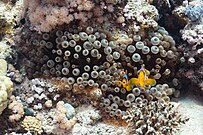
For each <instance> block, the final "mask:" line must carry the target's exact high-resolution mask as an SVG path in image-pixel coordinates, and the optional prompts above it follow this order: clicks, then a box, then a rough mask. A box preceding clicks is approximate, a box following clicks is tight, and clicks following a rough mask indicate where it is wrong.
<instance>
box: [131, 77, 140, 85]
mask: <svg viewBox="0 0 203 135" xmlns="http://www.w3.org/2000/svg"><path fill="white" fill-rule="evenodd" d="M129 83H130V84H131V85H139V79H138V78H131V79H130V80H129Z"/></svg>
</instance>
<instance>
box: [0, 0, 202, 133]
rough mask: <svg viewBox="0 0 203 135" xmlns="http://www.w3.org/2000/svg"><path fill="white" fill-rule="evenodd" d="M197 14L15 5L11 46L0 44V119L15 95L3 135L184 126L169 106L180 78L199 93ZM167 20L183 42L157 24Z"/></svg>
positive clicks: (72, 1)
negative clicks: (176, 22) (176, 24)
mask: <svg viewBox="0 0 203 135" xmlns="http://www.w3.org/2000/svg"><path fill="white" fill-rule="evenodd" d="M197 3H199V5H197ZM152 4H153V5H152ZM181 4H182V5H181ZM202 5H203V4H202V3H201V2H200V1H192V2H188V1H182V0H178V1H173V0H163V1H160V0H153V1H148V0H126V1H121V0H34V1H30V0H24V1H20V0H19V1H16V2H15V9H12V12H11V13H12V15H11V16H12V17H13V16H14V15H15V13H14V11H16V10H17V9H18V11H16V14H18V15H17V17H16V18H15V21H16V26H14V27H13V28H15V30H13V29H11V27H10V25H9V30H11V31H12V32H11V33H10V35H9V36H12V39H9V38H8V37H9V36H6V38H5V39H6V40H5V41H2V42H0V63H1V65H0V88H1V89H0V107H1V108H2V109H0V112H2V111H3V110H4V109H5V108H6V107H7V103H8V99H9V97H10V96H11V93H12V94H13V95H12V96H11V97H10V99H11V101H10V102H9V106H8V110H9V111H8V110H7V109H6V111H7V112H8V113H7V112H6V113H5V114H4V116H6V117H8V118H9V119H8V120H6V122H8V124H7V125H9V126H11V128H12V129H10V128H8V129H3V128H2V129H3V130H5V131H2V132H3V133H11V134H15V133H14V131H15V132H18V133H19V132H22V131H23V132H25V133H26V132H27V133H26V134H32V133H34V134H54V135H55V134H56V135H63V134H65V135H67V134H73V135H82V134H90V135H95V134H101V135H102V134H121V135H128V134H160V135H162V134H174V133H175V132H176V131H177V130H178V127H179V125H180V124H181V123H184V122H185V120H184V119H183V118H182V117H181V114H179V112H178V111H177V110H178V106H179V104H176V103H174V102H172V101H174V100H175V98H177V97H179V96H180V93H181V91H180V88H181V82H183V81H182V80H180V79H181V78H182V76H183V74H184V73H185V71H186V73H185V74H184V76H185V77H187V78H189V79H191V80H192V81H193V82H195V81H196V82H195V83H196V84H198V85H199V86H200V87H201V88H202V86H203V84H202V73H203V71H202V70H203V68H202V66H201V65H202V59H201V58H202V52H203V51H202V48H201V45H202V28H203V27H202V24H201V23H202V16H201V13H202V12H203V10H202ZM163 9H165V10H163ZM172 10H173V11H172ZM0 11H1V10H0ZM3 11H4V10H3ZM19 11H21V13H19ZM161 11H163V13H161V14H159V12H161ZM6 14H8V12H7V11H6ZM166 14H168V16H170V17H171V16H175V17H177V18H181V19H182V20H184V21H183V22H184V23H183V24H181V26H183V25H184V24H185V23H188V24H187V25H186V26H185V27H184V29H183V30H182V31H181V32H180V33H181V36H182V40H183V43H181V44H179V42H178V44H177V43H176V41H175V40H174V38H173V37H172V36H174V35H172V34H171V33H169V32H168V30H166V29H165V28H164V27H162V25H160V24H159V22H158V20H159V18H160V17H162V16H164V17H166V16H167V15H166ZM0 15H1V14H0ZM11 16H10V17H8V18H12V17H11ZM180 16H181V17H180ZM170 17H169V19H168V20H170ZM173 19H174V18H173ZM6 20H9V19H6ZM0 21H1V20H0ZM168 23H169V24H168V26H170V25H171V26H172V25H173V23H172V22H168ZM11 24H12V23H11ZM13 25H14V24H12V25H11V26H13ZM0 27H1V26H0ZM6 27H7V25H6ZM174 28H175V27H173V29H174ZM4 33H5V34H8V33H6V32H5V31H4ZM7 41H9V42H7ZM177 41H179V40H177ZM1 44H2V45H1ZM11 48H14V49H15V51H16V54H12V53H11V52H12V51H10V50H11ZM11 54H12V55H11ZM13 55H15V57H16V59H14V58H15V57H14V56H13ZM11 59H12V60H11ZM6 60H7V62H8V63H9V64H7V62H6ZM198 64H199V65H198ZM179 66H180V67H179ZM182 66H184V67H183V68H182ZM190 67H192V69H191V70H188V69H189V68H190ZM197 68H198V69H197ZM195 69H197V70H196V71H194V70H195ZM194 75H196V76H194ZM6 76H8V77H6ZM180 76H181V77H180ZM9 77H10V78H11V80H10V78H9ZM13 83H14V84H15V85H14V91H13V92H12V87H13ZM1 99H2V100H1ZM0 131H1V130H0ZM16 134H17V133H16Z"/></svg>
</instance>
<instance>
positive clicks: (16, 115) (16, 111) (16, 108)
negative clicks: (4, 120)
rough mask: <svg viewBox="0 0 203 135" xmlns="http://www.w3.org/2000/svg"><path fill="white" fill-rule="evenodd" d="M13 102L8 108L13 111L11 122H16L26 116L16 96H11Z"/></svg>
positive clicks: (10, 117)
mask: <svg viewBox="0 0 203 135" xmlns="http://www.w3.org/2000/svg"><path fill="white" fill-rule="evenodd" d="M11 100H12V102H11V103H10V104H9V106H8V108H9V109H10V110H12V114H11V115H10V116H9V121H11V122H16V121H19V120H20V119H21V118H22V117H23V116H24V113H25V112H24V107H23V104H22V103H21V102H19V101H17V100H16V97H15V96H11Z"/></svg>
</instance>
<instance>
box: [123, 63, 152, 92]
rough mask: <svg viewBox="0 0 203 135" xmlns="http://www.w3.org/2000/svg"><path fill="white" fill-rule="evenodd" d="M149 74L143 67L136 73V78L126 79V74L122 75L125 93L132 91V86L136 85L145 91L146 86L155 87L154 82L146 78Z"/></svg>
mask: <svg viewBox="0 0 203 135" xmlns="http://www.w3.org/2000/svg"><path fill="white" fill-rule="evenodd" d="M149 74H150V72H149V71H148V70H147V69H145V67H144V66H141V68H140V70H139V71H138V72H137V75H138V78H131V79H130V80H129V79H128V76H127V73H126V74H124V75H123V80H122V85H123V88H125V89H126V90H127V91H130V90H132V86H133V85H137V86H139V87H140V88H143V89H145V88H146V86H149V85H155V84H156V80H155V79H152V78H148V76H149Z"/></svg>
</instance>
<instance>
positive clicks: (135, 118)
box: [123, 98, 185, 135]
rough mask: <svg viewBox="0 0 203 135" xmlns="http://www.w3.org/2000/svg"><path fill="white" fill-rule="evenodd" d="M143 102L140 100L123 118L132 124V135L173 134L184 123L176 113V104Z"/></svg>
mask: <svg viewBox="0 0 203 135" xmlns="http://www.w3.org/2000/svg"><path fill="white" fill-rule="evenodd" d="M136 100H137V99H136ZM144 100H145V99H142V98H140V99H139V102H137V103H135V104H134V105H133V106H132V107H131V108H130V109H129V110H128V111H127V113H126V115H125V116H123V119H127V120H128V121H129V122H130V124H132V125H131V126H132V134H160V135H165V134H174V132H176V128H175V127H177V126H178V125H179V123H181V122H184V121H185V120H181V118H180V114H179V113H178V112H177V108H178V104H176V103H175V104H174V103H170V104H169V105H167V104H165V103H161V102H157V101H150V102H143V101H144ZM155 110H156V111H155ZM131 122H132V123H131Z"/></svg>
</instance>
